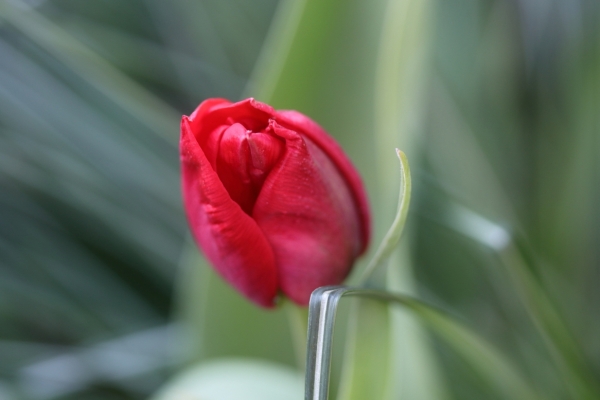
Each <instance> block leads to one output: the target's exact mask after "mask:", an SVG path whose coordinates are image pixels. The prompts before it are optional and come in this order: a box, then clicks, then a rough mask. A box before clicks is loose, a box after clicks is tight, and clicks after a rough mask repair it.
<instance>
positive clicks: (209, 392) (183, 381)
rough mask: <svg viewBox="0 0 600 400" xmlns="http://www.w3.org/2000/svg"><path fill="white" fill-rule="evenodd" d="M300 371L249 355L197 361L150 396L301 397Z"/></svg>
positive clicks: (200, 399) (173, 399) (191, 399)
mask: <svg viewBox="0 0 600 400" xmlns="http://www.w3.org/2000/svg"><path fill="white" fill-rule="evenodd" d="M302 398H304V380H303V379H302V375H301V374H299V373H298V372H296V371H294V370H292V369H290V368H289V367H286V366H283V365H278V364H275V363H268V362H265V361H258V360H251V359H246V360H244V359H223V360H215V361H211V362H205V363H201V364H197V365H195V366H193V367H191V368H189V369H188V370H185V371H183V372H181V373H180V374H179V375H177V376H175V377H174V378H173V380H172V381H171V382H170V383H169V384H167V385H166V386H165V387H164V388H163V389H161V390H160V391H159V392H158V393H157V394H156V395H155V396H154V397H152V400H183V399H186V400H239V399H245V400H301V399H302Z"/></svg>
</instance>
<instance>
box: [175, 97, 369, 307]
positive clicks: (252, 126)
mask: <svg viewBox="0 0 600 400" xmlns="http://www.w3.org/2000/svg"><path fill="white" fill-rule="evenodd" d="M180 151H181V167H182V175H183V177H182V180H183V199H184V205H185V210H186V214H187V218H188V221H189V223H190V227H191V230H192V232H193V234H194V237H195V239H196V241H197V242H198V244H199V245H200V247H201V248H202V250H203V252H204V254H205V255H206V257H207V258H208V259H209V260H210V262H211V263H212V264H213V266H214V267H215V269H216V270H217V271H218V272H219V273H220V274H221V276H222V277H223V278H224V279H225V280H226V281H228V282H229V283H230V284H231V285H233V286H234V287H235V288H236V289H237V290H239V291H240V292H242V293H243V294H244V295H245V296H246V297H248V298H249V299H250V300H252V301H254V302H255V303H257V304H259V305H261V306H265V307H272V306H273V305H274V299H275V297H276V295H277V293H278V291H281V292H283V293H284V294H285V295H287V296H288V297H290V298H291V299H292V300H293V301H294V302H296V303H298V304H302V305H305V304H307V303H308V300H309V297H310V294H311V292H312V291H313V290H314V289H316V288H317V287H319V286H324V285H332V284H339V283H340V282H342V280H343V279H344V278H345V277H346V276H347V275H348V273H349V271H350V268H351V266H352V264H353V262H354V260H355V259H356V257H358V256H359V255H360V254H362V253H363V252H364V250H365V248H366V246H367V243H368V241H369V234H370V232H369V230H370V227H369V225H370V221H369V218H370V217H369V209H368V204H367V198H366V194H365V191H364V188H363V185H362V183H361V180H360V177H359V175H358V173H357V172H356V170H355V169H354V167H353V166H352V164H351V162H350V161H349V159H348V158H347V156H346V155H345V154H344V153H343V151H342V149H341V148H340V147H339V145H338V144H337V143H335V141H334V140H333V139H332V138H331V137H329V136H328V135H327V133H325V131H324V130H323V129H322V128H321V127H320V126H319V125H317V124H316V123H315V122H314V121H312V120H311V119H309V118H308V117H306V116H304V115H302V114H300V113H299V112H296V111H275V110H274V109H273V108H271V107H270V106H268V105H267V104H264V103H260V102H258V101H256V100H254V99H247V100H243V101H240V102H238V103H230V102H229V101H227V100H223V99H209V100H206V101H204V102H203V103H202V104H200V106H199V107H198V108H197V109H196V110H195V111H194V112H193V113H192V115H191V116H189V117H186V116H184V117H183V118H182V120H181V142H180Z"/></svg>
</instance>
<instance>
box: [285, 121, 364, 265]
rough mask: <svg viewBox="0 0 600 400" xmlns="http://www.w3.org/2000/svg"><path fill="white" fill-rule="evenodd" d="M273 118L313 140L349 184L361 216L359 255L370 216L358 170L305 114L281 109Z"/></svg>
mask: <svg viewBox="0 0 600 400" xmlns="http://www.w3.org/2000/svg"><path fill="white" fill-rule="evenodd" d="M275 118H276V121H277V123H278V124H280V125H282V126H284V127H286V128H288V129H291V130H294V131H297V132H301V133H302V135H304V136H305V137H307V138H309V139H310V140H311V141H312V142H314V143H315V144H316V145H317V146H318V147H319V148H320V149H321V150H322V151H323V152H324V153H325V154H326V155H327V156H328V157H329V159H331V160H332V161H333V163H334V164H335V165H336V167H337V168H338V170H339V172H340V173H341V174H342V176H343V177H344V179H345V180H346V184H347V185H349V186H350V188H351V194H352V198H353V199H354V201H355V203H356V207H357V208H358V210H359V213H360V218H361V224H360V229H361V233H362V247H361V250H360V253H359V255H360V254H362V253H363V252H364V251H365V250H366V248H367V245H368V243H369V240H370V236H371V217H370V213H369V201H368V199H367V195H366V192H365V190H364V186H363V184H362V180H361V178H360V175H359V174H358V171H356V169H355V168H354V166H353V164H352V162H351V161H350V159H349V158H348V157H347V156H346V154H345V153H344V151H343V150H342V148H341V147H340V145H339V144H337V142H336V141H335V140H334V139H333V138H332V137H331V136H329V134H327V132H325V130H324V129H323V128H321V126H320V125H319V124H317V123H316V122H315V121H313V120H312V119H310V118H309V117H307V116H306V115H304V114H302V113H299V112H298V111H293V110H282V111H277V112H276V114H275Z"/></svg>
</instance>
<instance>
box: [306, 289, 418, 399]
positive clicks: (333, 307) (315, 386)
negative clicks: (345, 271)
mask: <svg viewBox="0 0 600 400" xmlns="http://www.w3.org/2000/svg"><path fill="white" fill-rule="evenodd" d="M343 296H361V297H369V298H373V299H379V300H383V301H395V302H400V303H404V302H408V301H410V298H408V297H405V296H402V295H398V294H394V293H390V292H386V291H383V290H374V289H363V288H356V287H346V286H324V287H321V288H318V289H316V290H315V291H314V292H313V293H312V295H311V296H310V303H309V305H308V340H307V352H306V381H305V391H304V399H305V400H327V396H328V394H329V374H330V371H331V352H332V344H333V328H334V325H335V315H336V312H337V308H338V304H339V302H340V300H341V298H342V297H343Z"/></svg>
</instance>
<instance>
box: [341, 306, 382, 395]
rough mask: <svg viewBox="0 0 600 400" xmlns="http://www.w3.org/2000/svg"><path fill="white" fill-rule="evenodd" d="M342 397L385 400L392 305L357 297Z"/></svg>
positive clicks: (352, 313) (343, 372)
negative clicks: (389, 306)
mask: <svg viewBox="0 0 600 400" xmlns="http://www.w3.org/2000/svg"><path fill="white" fill-rule="evenodd" d="M349 322H350V324H349V337H348V338H347V341H346V353H345V355H344V365H343V369H342V379H341V382H340V391H339V394H338V400H363V399H383V398H384V393H385V389H386V386H387V380H388V379H389V367H390V364H389V362H390V337H389V336H390V316H389V311H388V305H387V304H385V303H382V302H379V301H373V300H368V299H364V300H363V299H354V304H353V307H352V309H351V314H350V321H349Z"/></svg>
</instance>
